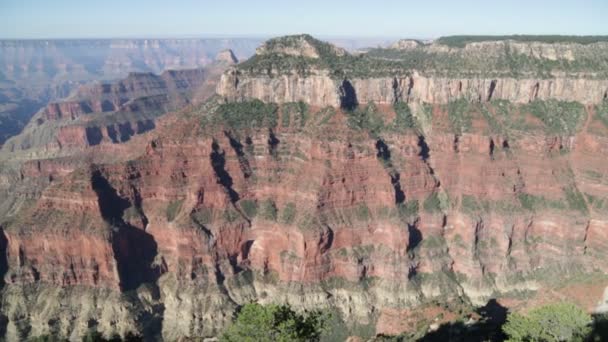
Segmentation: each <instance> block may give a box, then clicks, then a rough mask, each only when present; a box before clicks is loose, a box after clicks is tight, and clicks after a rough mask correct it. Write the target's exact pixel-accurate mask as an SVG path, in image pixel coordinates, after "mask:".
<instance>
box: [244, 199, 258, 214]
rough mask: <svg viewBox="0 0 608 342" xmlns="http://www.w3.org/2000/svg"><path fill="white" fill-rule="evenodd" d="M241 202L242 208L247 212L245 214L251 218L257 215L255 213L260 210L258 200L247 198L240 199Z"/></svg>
mask: <svg viewBox="0 0 608 342" xmlns="http://www.w3.org/2000/svg"><path fill="white" fill-rule="evenodd" d="M240 204H241V209H243V212H244V213H245V215H247V217H249V218H253V217H255V215H256V214H257V211H258V204H257V203H256V201H254V200H250V199H246V200H242V201H240Z"/></svg>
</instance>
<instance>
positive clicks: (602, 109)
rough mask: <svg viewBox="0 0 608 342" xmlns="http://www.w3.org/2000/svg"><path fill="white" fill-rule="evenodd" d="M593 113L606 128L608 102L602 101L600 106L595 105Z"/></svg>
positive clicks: (607, 124)
mask: <svg viewBox="0 0 608 342" xmlns="http://www.w3.org/2000/svg"><path fill="white" fill-rule="evenodd" d="M595 113H596V115H597V117H598V118H599V119H600V121H602V123H603V124H604V126H606V128H608V101H606V100H604V101H603V102H602V103H601V104H599V105H597V106H596V107H595Z"/></svg>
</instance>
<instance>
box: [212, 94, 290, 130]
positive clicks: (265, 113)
mask: <svg viewBox="0 0 608 342" xmlns="http://www.w3.org/2000/svg"><path fill="white" fill-rule="evenodd" d="M277 123H278V105H277V104H275V103H264V102H262V101H260V100H258V99H254V100H248V101H243V102H229V103H223V104H221V105H219V106H218V108H217V109H216V110H215V111H214V112H213V113H212V114H210V115H209V116H205V117H204V118H203V119H202V121H201V125H202V126H203V127H218V126H222V127H224V128H231V129H247V128H263V127H270V128H274V127H276V126H277Z"/></svg>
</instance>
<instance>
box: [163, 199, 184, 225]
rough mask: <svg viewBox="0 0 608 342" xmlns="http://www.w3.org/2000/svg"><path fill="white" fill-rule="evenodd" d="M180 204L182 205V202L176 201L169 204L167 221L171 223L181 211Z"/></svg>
mask: <svg viewBox="0 0 608 342" xmlns="http://www.w3.org/2000/svg"><path fill="white" fill-rule="evenodd" d="M182 203H184V200H176V201H171V202H169V205H167V211H166V216H167V221H169V222H171V221H173V220H175V218H176V217H177V214H178V213H179V211H180V210H181V209H182Z"/></svg>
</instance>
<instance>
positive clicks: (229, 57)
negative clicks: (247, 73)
mask: <svg viewBox="0 0 608 342" xmlns="http://www.w3.org/2000/svg"><path fill="white" fill-rule="evenodd" d="M215 61H216V62H219V63H225V64H229V65H232V64H237V63H238V62H239V59H238V58H236V56H235V55H234V52H232V50H230V49H226V50H222V51H220V52H219V53H218V54H217V55H216V56H215Z"/></svg>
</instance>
